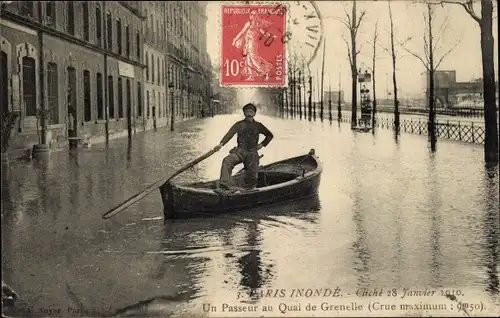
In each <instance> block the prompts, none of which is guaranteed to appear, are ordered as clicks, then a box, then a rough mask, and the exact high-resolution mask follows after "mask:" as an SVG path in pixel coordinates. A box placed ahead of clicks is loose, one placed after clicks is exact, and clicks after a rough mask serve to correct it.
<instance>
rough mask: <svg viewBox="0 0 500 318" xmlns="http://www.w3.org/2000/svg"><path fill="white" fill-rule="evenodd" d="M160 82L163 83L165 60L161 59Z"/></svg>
mask: <svg viewBox="0 0 500 318" xmlns="http://www.w3.org/2000/svg"><path fill="white" fill-rule="evenodd" d="M161 84H162V85H165V60H162V61H161Z"/></svg>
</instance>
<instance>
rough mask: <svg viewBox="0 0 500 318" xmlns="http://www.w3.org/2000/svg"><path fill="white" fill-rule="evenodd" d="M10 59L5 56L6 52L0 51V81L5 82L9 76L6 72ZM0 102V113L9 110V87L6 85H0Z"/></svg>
mask: <svg viewBox="0 0 500 318" xmlns="http://www.w3.org/2000/svg"><path fill="white" fill-rule="evenodd" d="M9 62H10V60H9V59H8V57H7V53H6V52H4V51H0V83H2V84H3V83H7V82H8V81H9V77H8V74H7V63H9ZM0 104H1V105H2V106H1V107H2V115H3V114H5V112H8V111H9V89H8V87H7V85H5V84H3V85H0Z"/></svg>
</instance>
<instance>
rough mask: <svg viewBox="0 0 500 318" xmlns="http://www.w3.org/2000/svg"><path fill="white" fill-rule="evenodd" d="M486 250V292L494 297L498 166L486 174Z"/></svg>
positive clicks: (499, 230) (499, 234)
mask: <svg viewBox="0 0 500 318" xmlns="http://www.w3.org/2000/svg"><path fill="white" fill-rule="evenodd" d="M484 184H485V189H484V191H485V205H484V206H485V210H486V211H485V212H486V213H485V217H484V229H485V240H486V242H485V245H486V246H485V249H486V257H485V258H484V266H485V267H486V276H487V279H486V282H485V283H486V291H488V292H489V293H490V294H491V295H492V296H495V297H498V294H499V291H500V289H499V277H498V268H499V266H500V265H499V264H500V263H499V249H500V247H499V240H500V216H499V213H498V211H499V194H498V190H499V189H498V166H497V167H492V168H486V173H485V180H484Z"/></svg>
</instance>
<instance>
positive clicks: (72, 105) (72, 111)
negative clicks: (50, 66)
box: [66, 66, 78, 137]
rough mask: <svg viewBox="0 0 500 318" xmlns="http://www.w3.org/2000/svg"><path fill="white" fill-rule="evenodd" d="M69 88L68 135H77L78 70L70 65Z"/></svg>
mask: <svg viewBox="0 0 500 318" xmlns="http://www.w3.org/2000/svg"><path fill="white" fill-rule="evenodd" d="M67 71H68V90H67V92H68V93H67V97H66V104H67V111H68V122H67V129H68V137H76V136H77V126H78V125H77V123H78V121H77V118H76V109H77V101H76V70H75V69H74V68H73V67H71V66H70V67H68V68H67Z"/></svg>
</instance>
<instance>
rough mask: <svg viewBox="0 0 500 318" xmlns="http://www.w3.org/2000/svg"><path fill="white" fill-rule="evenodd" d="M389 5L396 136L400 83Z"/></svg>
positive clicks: (389, 4) (389, 3) (388, 2)
mask: <svg viewBox="0 0 500 318" xmlns="http://www.w3.org/2000/svg"><path fill="white" fill-rule="evenodd" d="M387 4H388V6H389V20H390V23H391V30H390V32H391V33H390V34H391V57H392V85H393V89H394V91H393V92H394V129H395V133H396V136H397V135H398V134H399V100H398V83H397V81H396V51H395V49H394V20H393V19H392V8H391V1H390V0H389V1H387Z"/></svg>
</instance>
